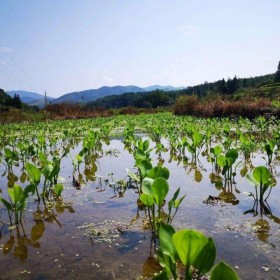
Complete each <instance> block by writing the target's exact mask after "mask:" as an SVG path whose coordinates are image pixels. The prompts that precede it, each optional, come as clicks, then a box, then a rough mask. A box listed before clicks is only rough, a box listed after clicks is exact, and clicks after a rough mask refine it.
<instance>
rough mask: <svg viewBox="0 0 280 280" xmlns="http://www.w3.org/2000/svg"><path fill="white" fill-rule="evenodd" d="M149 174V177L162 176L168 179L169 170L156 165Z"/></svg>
mask: <svg viewBox="0 0 280 280" xmlns="http://www.w3.org/2000/svg"><path fill="white" fill-rule="evenodd" d="M147 176H148V177H149V178H153V179H156V178H159V177H162V178H164V179H166V180H168V178H169V170H168V169H167V168H166V167H162V166H156V167H154V168H152V169H151V170H150V171H149V172H148V174H147Z"/></svg>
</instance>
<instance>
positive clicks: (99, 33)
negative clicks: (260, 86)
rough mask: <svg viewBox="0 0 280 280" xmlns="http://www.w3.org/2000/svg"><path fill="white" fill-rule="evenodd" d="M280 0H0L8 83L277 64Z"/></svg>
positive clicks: (153, 80) (198, 76) (86, 83)
mask: <svg viewBox="0 0 280 280" xmlns="http://www.w3.org/2000/svg"><path fill="white" fill-rule="evenodd" d="M279 11H280V1H279V0H262V1H260V0H254V1H253V0H237V1H231V0H219V1H218V0H204V1H197V0H193V1H189V0H185V1H183V0H180V1H179V0H172V1H171V0H169V1H167V0H142V1H140V0H119V1H117V0H115V1H113V0H99V1H97V0H57V1H52V0H24V1H23V0H7V1H6V0H0V88H3V89H4V90H7V91H8V90H16V89H24V90H29V91H35V92H39V93H43V91H44V90H47V92H48V94H49V95H51V96H54V97H55V96H60V95H62V94H65V93H68V92H72V91H79V90H84V89H90V88H98V87H101V86H103V85H107V86H114V85H137V86H150V85H154V84H160V85H173V86H188V85H195V84H198V83H203V82H205V81H208V82H210V81H215V80H218V79H221V78H223V77H224V78H225V79H227V78H228V77H233V76H234V75H237V77H250V76H256V75H263V74H267V73H273V72H275V71H276V68H277V65H278V61H279V60H280V16H279Z"/></svg>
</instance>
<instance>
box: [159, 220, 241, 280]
mask: <svg viewBox="0 0 280 280" xmlns="http://www.w3.org/2000/svg"><path fill="white" fill-rule="evenodd" d="M159 241H160V246H159V250H158V261H159V263H160V265H161V266H162V268H163V270H162V272H161V273H160V274H159V275H157V276H156V277H154V278H153V279H154V280H156V279H171V275H172V277H173V278H174V279H175V280H176V279H181V277H180V276H179V275H180V272H179V269H178V266H177V263H179V262H181V263H182V264H183V265H184V276H185V277H184V279H186V280H191V279H193V277H195V279H200V276H202V275H205V274H207V273H209V272H210V279H211V280H221V279H227V280H238V279H239V277H238V275H237V273H236V272H235V271H234V270H233V268H232V267H230V266H229V265H228V264H226V263H225V262H223V261H220V262H219V263H218V264H216V265H215V266H214V262H215V259H216V246H215V243H214V241H213V239H212V238H211V237H210V238H207V237H206V236H205V235H204V234H203V233H201V232H199V231H197V230H194V229H182V230H179V231H177V232H176V231H175V229H174V228H173V227H172V226H171V225H168V224H165V223H161V224H160V228H159ZM213 266H214V267H213Z"/></svg>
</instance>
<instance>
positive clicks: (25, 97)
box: [7, 90, 54, 105]
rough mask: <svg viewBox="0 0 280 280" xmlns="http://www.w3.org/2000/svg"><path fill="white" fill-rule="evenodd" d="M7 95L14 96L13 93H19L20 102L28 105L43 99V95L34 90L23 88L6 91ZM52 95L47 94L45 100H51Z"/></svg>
mask: <svg viewBox="0 0 280 280" xmlns="http://www.w3.org/2000/svg"><path fill="white" fill-rule="evenodd" d="M7 93H8V95H9V96H11V97H14V95H15V94H17V95H19V97H20V99H21V101H22V102H24V103H26V104H28V105H37V104H36V102H37V101H38V100H42V99H43V100H45V96H44V95H42V94H39V93H36V92H31V91H24V90H13V91H8V92H7ZM53 99H54V98H53V97H49V96H47V100H48V101H50V100H53Z"/></svg>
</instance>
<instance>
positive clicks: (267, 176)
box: [246, 166, 276, 201]
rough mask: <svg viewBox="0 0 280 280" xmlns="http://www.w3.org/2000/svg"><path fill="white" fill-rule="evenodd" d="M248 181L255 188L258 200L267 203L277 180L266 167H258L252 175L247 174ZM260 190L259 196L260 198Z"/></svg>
mask: <svg viewBox="0 0 280 280" xmlns="http://www.w3.org/2000/svg"><path fill="white" fill-rule="evenodd" d="M246 178H247V179H248V181H249V182H250V183H251V184H253V185H254V186H255V191H256V197H255V198H256V199H257V200H258V199H259V200H260V201H265V200H266V199H267V198H268V197H269V195H270V192H271V189H272V187H274V186H275V185H276V180H275V178H274V177H273V176H272V174H271V173H270V171H269V170H268V169H267V168H266V167H265V166H258V167H256V168H255V169H254V170H253V172H252V173H251V174H247V175H246ZM258 189H259V196H258ZM268 189H269V193H268V195H267V196H266V198H265V199H264V194H265V192H266V191H267V190H268Z"/></svg>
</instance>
